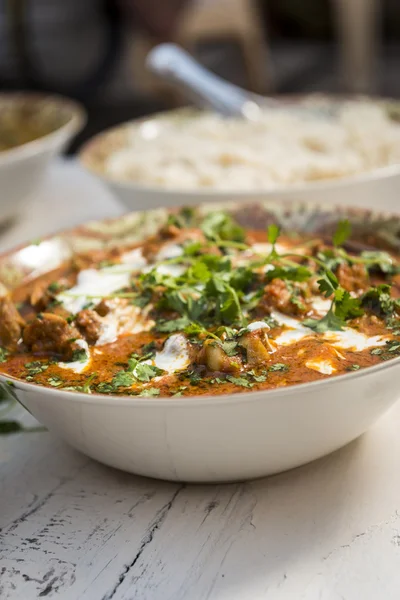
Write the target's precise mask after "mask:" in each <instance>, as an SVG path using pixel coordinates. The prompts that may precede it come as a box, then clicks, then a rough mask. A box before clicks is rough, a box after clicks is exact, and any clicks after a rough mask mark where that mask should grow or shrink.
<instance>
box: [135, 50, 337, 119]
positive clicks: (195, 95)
mask: <svg viewBox="0 0 400 600" xmlns="http://www.w3.org/2000/svg"><path fill="white" fill-rule="evenodd" d="M146 66H147V68H148V69H149V70H150V71H151V72H152V73H153V74H154V75H157V76H158V77H160V78H162V79H164V80H165V81H168V82H169V83H172V84H174V85H176V86H177V87H179V88H180V89H181V91H183V92H184V93H185V95H186V96H188V97H189V98H190V99H191V100H192V101H193V102H194V104H195V105H196V106H199V107H200V108H208V109H212V110H214V111H216V112H218V113H220V114H221V115H223V116H226V117H242V118H244V119H248V120H251V121H257V120H258V118H259V116H260V113H261V112H262V111H265V109H271V110H272V109H274V108H287V109H289V110H291V111H293V110H294V111H296V112H299V111H300V112H301V113H302V115H304V114H306V115H308V116H313V117H315V116H317V117H322V118H325V119H326V118H332V117H333V116H334V115H335V113H336V112H337V106H338V103H337V102H333V101H332V100H327V99H326V98H324V99H322V100H321V99H320V100H319V101H318V100H317V99H315V98H314V99H313V102H312V103H309V104H307V105H305V104H301V103H299V102H298V101H296V100H292V101H289V100H288V99H284V100H278V99H275V98H268V97H264V96H260V95H258V94H253V93H251V92H248V91H247V90H244V89H242V88H240V87H238V86H236V85H233V84H232V83H229V82H228V81H226V80H225V79H222V78H221V77H219V76H218V75H215V74H214V73H212V72H211V71H209V70H208V69H206V68H205V67H203V66H202V65H200V64H199V63H198V62H197V61H196V60H195V59H194V58H193V57H192V56H191V55H190V54H188V52H186V51H185V50H183V49H182V48H180V47H179V46H177V45H175V44H159V45H158V46H156V47H155V48H153V50H151V51H150V52H149V54H148V55H147V59H146Z"/></svg>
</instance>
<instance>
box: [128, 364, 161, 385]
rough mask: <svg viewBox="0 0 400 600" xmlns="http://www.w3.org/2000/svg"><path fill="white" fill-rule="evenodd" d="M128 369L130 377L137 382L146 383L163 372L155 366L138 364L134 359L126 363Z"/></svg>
mask: <svg viewBox="0 0 400 600" xmlns="http://www.w3.org/2000/svg"><path fill="white" fill-rule="evenodd" d="M128 365H129V369H130V370H131V371H132V375H133V377H134V378H135V379H137V380H138V381H143V382H148V381H150V380H151V379H153V378H154V377H156V376H157V375H162V374H163V373H164V371H163V370H162V369H159V368H158V367H156V366H155V365H148V364H147V363H144V362H139V361H138V360H136V359H135V358H130V359H129V361H128Z"/></svg>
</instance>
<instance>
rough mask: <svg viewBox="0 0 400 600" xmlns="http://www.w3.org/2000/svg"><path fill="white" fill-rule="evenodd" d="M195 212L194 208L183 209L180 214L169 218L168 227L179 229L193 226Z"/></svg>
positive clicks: (171, 215)
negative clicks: (172, 226)
mask: <svg viewBox="0 0 400 600" xmlns="http://www.w3.org/2000/svg"><path fill="white" fill-rule="evenodd" d="M194 217H195V211H194V210H193V209H192V208H182V209H181V210H180V211H179V212H177V213H174V214H170V215H169V216H168V220H167V223H166V224H167V225H174V226H175V227H178V228H179V229H184V228H185V227H190V226H191V225H193V220H194Z"/></svg>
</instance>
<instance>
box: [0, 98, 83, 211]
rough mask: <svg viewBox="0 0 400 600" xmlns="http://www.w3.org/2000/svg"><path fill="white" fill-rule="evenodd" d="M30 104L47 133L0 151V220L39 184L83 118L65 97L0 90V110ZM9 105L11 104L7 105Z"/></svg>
mask: <svg viewBox="0 0 400 600" xmlns="http://www.w3.org/2000/svg"><path fill="white" fill-rule="evenodd" d="M15 106H19V107H24V106H28V107H29V108H30V109H32V107H33V108H34V112H35V119H36V121H38V122H40V121H42V123H43V128H44V129H45V130H48V131H49V133H47V134H46V135H44V136H42V137H39V138H37V139H35V140H33V141H31V142H28V143H25V144H22V145H20V146H16V147H14V148H11V149H10V150H5V151H2V152H0V189H1V194H0V221H6V220H7V219H9V218H11V217H13V216H15V215H16V214H18V212H19V211H20V210H21V209H22V208H23V206H24V204H25V201H26V200H27V199H28V198H29V196H30V195H31V194H33V193H34V192H35V190H36V189H37V188H38V186H39V185H40V183H41V181H42V178H43V176H44V174H45V172H46V169H47V167H48V165H49V163H50V161H51V159H52V158H53V156H55V155H57V154H59V153H60V152H61V151H62V150H63V148H64V147H65V146H66V145H67V143H68V142H69V141H70V140H71V138H72V137H73V136H74V135H75V134H76V133H78V131H79V130H80V129H81V128H82V127H83V125H84V124H85V121H86V115H85V112H84V110H83V108H82V107H81V106H80V105H79V104H77V103H76V102H73V101H72V100H67V99H65V98H61V97H57V96H46V95H41V94H31V93H23V92H21V93H16V94H0V111H5V110H10V109H12V107H15ZM10 107H11V108H10Z"/></svg>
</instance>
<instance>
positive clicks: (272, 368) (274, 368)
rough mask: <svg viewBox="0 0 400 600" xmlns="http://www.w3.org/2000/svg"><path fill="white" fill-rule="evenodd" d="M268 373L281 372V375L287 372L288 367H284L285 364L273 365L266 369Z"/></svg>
mask: <svg viewBox="0 0 400 600" xmlns="http://www.w3.org/2000/svg"><path fill="white" fill-rule="evenodd" d="M268 371H271V372H274V371H282V372H283V373H286V372H287V371H289V365H286V364H285V363H275V364H273V365H270V366H269V367H268Z"/></svg>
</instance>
